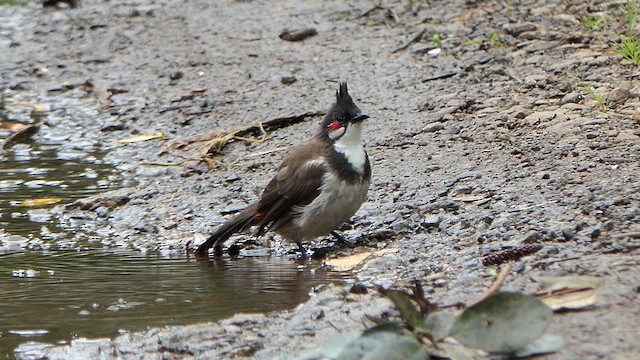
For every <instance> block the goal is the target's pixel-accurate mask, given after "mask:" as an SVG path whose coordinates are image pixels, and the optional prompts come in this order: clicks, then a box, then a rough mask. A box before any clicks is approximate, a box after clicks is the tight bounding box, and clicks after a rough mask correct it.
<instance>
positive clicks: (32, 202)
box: [20, 198, 62, 207]
mask: <svg viewBox="0 0 640 360" xmlns="http://www.w3.org/2000/svg"><path fill="white" fill-rule="evenodd" d="M60 201H62V199H61V198H39V199H28V200H24V201H22V202H21V203H20V206H28V207H36V206H45V205H51V204H57V203H59V202H60Z"/></svg>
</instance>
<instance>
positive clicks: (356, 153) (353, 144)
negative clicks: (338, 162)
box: [333, 123, 367, 174]
mask: <svg viewBox="0 0 640 360" xmlns="http://www.w3.org/2000/svg"><path fill="white" fill-rule="evenodd" d="M342 130H344V128H342ZM343 132H344V131H343ZM361 137H362V124H361V123H357V124H351V125H349V127H348V128H347V132H346V134H344V136H342V137H341V138H340V139H338V140H337V141H336V142H335V144H333V148H334V149H336V151H337V152H340V153H342V154H344V156H345V157H346V158H347V161H349V163H350V164H351V166H353V169H354V170H355V171H357V172H359V173H360V174H364V165H365V164H366V162H367V153H366V152H365V151H364V147H363V146H362V143H361V142H360V139H361Z"/></svg>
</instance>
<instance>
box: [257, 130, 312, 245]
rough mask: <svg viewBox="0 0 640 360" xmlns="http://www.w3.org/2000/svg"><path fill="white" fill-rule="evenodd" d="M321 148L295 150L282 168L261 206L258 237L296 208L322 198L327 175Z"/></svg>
mask: <svg viewBox="0 0 640 360" xmlns="http://www.w3.org/2000/svg"><path fill="white" fill-rule="evenodd" d="M321 151H322V146H321V144H319V143H317V142H316V141H311V142H307V143H303V145H301V146H298V147H296V148H294V149H293V150H292V151H291V152H290V153H289V154H288V156H287V157H286V158H285V160H284V161H283V162H282V165H280V169H279V170H278V173H277V174H276V176H274V177H273V179H271V182H269V185H267V188H266V189H265V190H264V193H263V194H262V198H261V199H260V202H259V203H258V219H257V220H258V221H259V230H258V234H259V235H262V234H263V233H264V232H266V230H267V229H268V228H269V227H270V226H271V225H272V224H273V223H274V222H275V221H276V220H279V219H281V218H282V217H284V216H287V215H288V213H289V212H290V211H291V209H292V208H293V207H294V206H303V205H306V204H309V203H311V202H312V201H313V199H315V198H316V197H317V196H318V195H319V194H320V187H321V186H322V177H323V175H324V173H325V167H324V162H323V161H322V159H323V157H322V156H321Z"/></svg>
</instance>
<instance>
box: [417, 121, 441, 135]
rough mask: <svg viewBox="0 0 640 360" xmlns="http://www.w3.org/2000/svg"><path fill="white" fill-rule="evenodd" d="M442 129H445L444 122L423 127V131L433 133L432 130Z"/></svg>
mask: <svg viewBox="0 0 640 360" xmlns="http://www.w3.org/2000/svg"><path fill="white" fill-rule="evenodd" d="M442 129H444V124H442V123H441V122H435V123H431V124H429V125H427V126H425V127H423V128H422V131H423V132H427V133H431V132H436V131H440V130H442Z"/></svg>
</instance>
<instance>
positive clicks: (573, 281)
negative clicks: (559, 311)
mask: <svg viewBox="0 0 640 360" xmlns="http://www.w3.org/2000/svg"><path fill="white" fill-rule="evenodd" d="M533 280H534V281H536V282H538V283H539V284H540V291H556V290H562V289H582V288H594V289H595V288H597V287H599V286H600V285H602V283H603V282H604V280H603V279H602V278H598V277H594V276H560V277H547V276H534V277H533Z"/></svg>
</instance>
